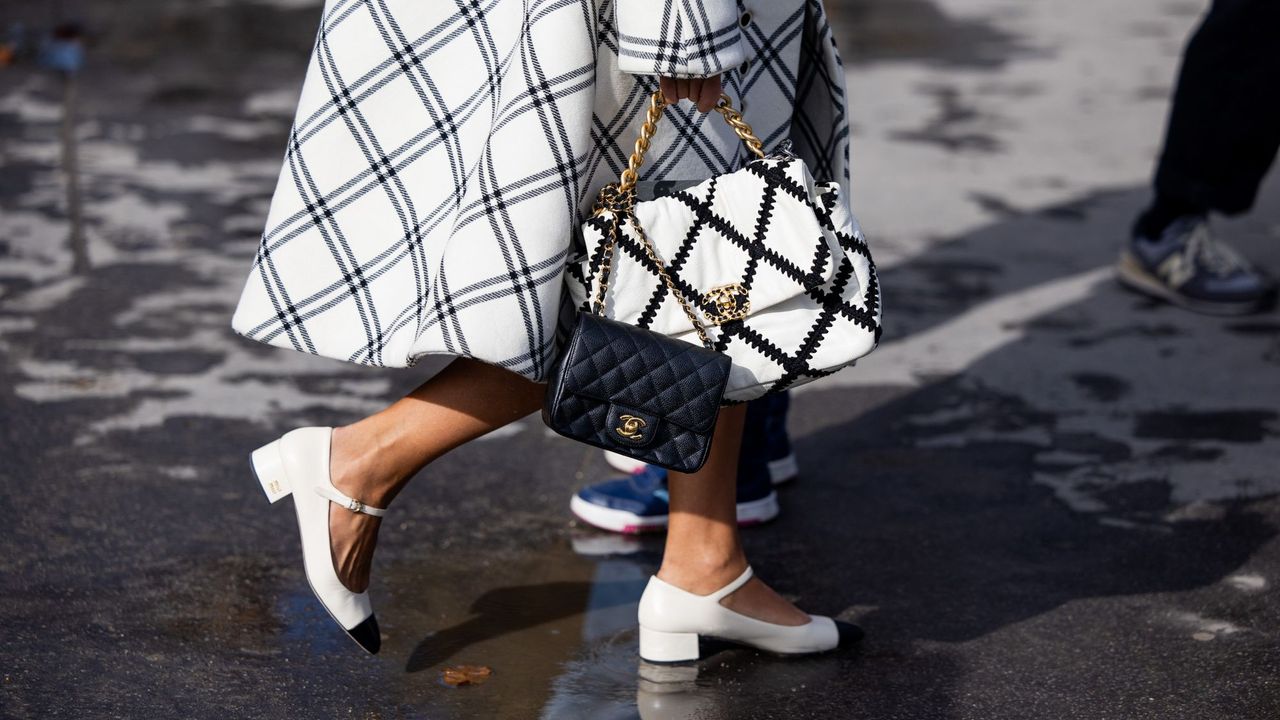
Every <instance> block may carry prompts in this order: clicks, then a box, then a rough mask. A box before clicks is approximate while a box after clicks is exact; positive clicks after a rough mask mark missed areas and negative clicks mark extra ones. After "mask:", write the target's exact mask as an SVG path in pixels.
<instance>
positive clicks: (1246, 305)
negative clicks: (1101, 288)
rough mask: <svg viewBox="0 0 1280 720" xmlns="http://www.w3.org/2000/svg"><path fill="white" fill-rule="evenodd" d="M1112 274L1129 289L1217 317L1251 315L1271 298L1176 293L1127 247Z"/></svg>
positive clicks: (1263, 307) (1267, 304)
mask: <svg viewBox="0 0 1280 720" xmlns="http://www.w3.org/2000/svg"><path fill="white" fill-rule="evenodd" d="M1116 278H1117V279H1118V280H1119V281H1120V284H1121V285H1124V286H1125V287H1127V288H1129V289H1130V290H1134V291H1136V292H1139V293H1142V294H1143V295H1146V296H1148V297H1154V298H1156V299H1158V300H1163V301H1165V302H1167V303H1169V304H1171V305H1177V306H1178V307H1180V308H1183V309H1186V310H1190V311H1192V312H1197V313H1200V314H1202V315H1216V316H1219V317H1223V316H1227V317H1231V316H1236V315H1252V314H1253V313H1257V312H1261V311H1263V310H1266V309H1267V308H1268V307H1269V306H1270V305H1271V304H1272V303H1273V302H1274V298H1271V297H1266V296H1264V297H1261V298H1259V299H1257V300H1250V301H1247V302H1206V301H1204V300H1195V299H1193V298H1189V297H1186V296H1185V295H1180V294H1179V293H1177V292H1175V291H1173V290H1170V289H1169V288H1168V287H1166V286H1165V284H1164V283H1162V282H1160V280H1159V279H1158V278H1156V277H1155V276H1154V275H1152V274H1151V273H1149V272H1147V271H1146V269H1145V268H1143V267H1142V264H1141V263H1139V262H1138V261H1137V259H1135V258H1134V257H1133V255H1132V254H1130V253H1129V252H1128V251H1126V252H1123V253H1121V254H1120V262H1119V263H1117V264H1116Z"/></svg>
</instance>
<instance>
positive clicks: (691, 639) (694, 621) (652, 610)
mask: <svg viewBox="0 0 1280 720" xmlns="http://www.w3.org/2000/svg"><path fill="white" fill-rule="evenodd" d="M750 579H751V568H747V569H746V572H744V573H742V575H740V576H739V577H738V579H737V580H734V581H733V582H731V583H729V584H728V585H725V586H724V587H722V588H720V589H719V590H717V591H715V592H713V593H711V594H710V595H694V594H693V593H691V592H687V591H685V590H681V589H680V588H678V587H676V586H675V585H672V584H670V583H668V582H664V581H663V580H661V579H659V578H658V576H656V575H655V576H653V577H651V578H649V585H648V586H647V587H645V590H644V595H643V596H642V597H641V598H640V658H641V659H642V660H646V661H648V662H655V663H671V662H685V661H689V660H697V659H698V638H699V637H700V636H701V637H707V638H717V639H720V640H728V641H730V642H735V643H739V644H741V645H748V646H750V647H754V648H757V649H760V650H764V651H766V652H771V653H775V654H778V655H808V654H812V653H820V652H826V651H828V650H835V649H836V648H845V647H849V646H851V645H853V644H854V643H856V642H857V641H858V640H861V639H862V634H863V633H862V629H861V628H859V627H858V626H857V625H852V624H850V623H846V622H840V621H838V620H832V619H831V618H829V617H822V616H819V615H810V616H809V622H808V623H806V624H804V625H775V624H774V623H768V622H765V621H763V620H756V619H755V618H750V617H747V616H746V615H743V614H742V613H738V612H734V611H733V610H730V609H729V608H727V607H725V606H723V605H721V604H720V601H721V600H723V599H724V598H726V597H728V596H729V595H730V594H731V593H733V591H735V590H737V589H738V588H740V587H742V586H743V585H745V584H746V583H747V581H748V580H750Z"/></svg>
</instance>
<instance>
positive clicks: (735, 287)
mask: <svg viewBox="0 0 1280 720" xmlns="http://www.w3.org/2000/svg"><path fill="white" fill-rule="evenodd" d="M702 308H703V312H705V313H706V316H707V319H708V320H710V321H711V324H713V325H723V324H725V323H727V322H732V321H734V320H741V319H743V318H745V317H746V316H748V315H750V314H751V298H750V296H748V295H747V289H746V288H744V287H742V283H730V284H729V285H721V286H720V287H715V288H711V289H710V290H708V291H707V292H706V293H705V294H704V295H703V296H702Z"/></svg>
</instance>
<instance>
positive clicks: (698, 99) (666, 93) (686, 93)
mask: <svg viewBox="0 0 1280 720" xmlns="http://www.w3.org/2000/svg"><path fill="white" fill-rule="evenodd" d="M658 86H659V87H660V88H662V96H663V97H664V98H666V101H667V104H668V105H675V104H676V103H677V102H679V101H680V100H683V99H685V98H689V99H690V100H692V101H693V103H694V104H695V105H697V106H698V110H699V111H700V112H711V109H712V108H714V107H715V106H716V102H718V101H719V100H720V93H721V92H722V90H721V86H720V76H719V75H713V76H711V77H709V78H675V77H662V78H658Z"/></svg>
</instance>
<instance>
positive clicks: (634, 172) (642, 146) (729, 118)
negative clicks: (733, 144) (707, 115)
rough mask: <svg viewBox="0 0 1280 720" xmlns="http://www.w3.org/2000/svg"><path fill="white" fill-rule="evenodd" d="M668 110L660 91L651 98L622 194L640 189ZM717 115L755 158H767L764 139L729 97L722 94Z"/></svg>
mask: <svg viewBox="0 0 1280 720" xmlns="http://www.w3.org/2000/svg"><path fill="white" fill-rule="evenodd" d="M666 107H667V99H666V97H665V96H664V95H663V94H662V91H661V90H657V91H655V92H654V93H653V95H650V96H649V112H648V114H647V116H646V117H645V121H644V124H643V125H641V126H640V137H639V138H637V139H636V144H635V149H633V150H632V151H631V158H630V159H629V160H628V162H627V169H626V170H623V171H622V178H621V180H622V182H621V183H620V184H619V185H618V190H619V192H621V193H626V192H627V191H629V190H631V189H632V188H634V187H635V186H636V182H637V181H638V180H639V172H640V166H641V165H643V164H644V156H645V153H647V152H649V143H650V141H652V140H653V136H654V135H655V134H657V132H658V121H659V120H661V119H662V111H663V110H664V109H666ZM715 111H716V112H718V113H720V114H721V115H723V116H724V121H725V122H726V123H728V124H729V127H731V128H733V132H734V133H735V134H736V135H737V136H738V137H739V138H741V140H742V142H743V144H744V145H746V146H747V149H748V150H750V151H751V152H752V153H754V154H755V156H756V157H764V143H762V142H761V141H760V138H758V137H756V133H755V131H754V130H752V129H751V126H750V125H748V124H747V121H746V120H743V119H742V113H741V112H738V110H737V109H735V108H734V107H733V98H731V97H729V96H728V94H726V93H721V94H720V100H719V101H718V102H717V103H716V106H715Z"/></svg>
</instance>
